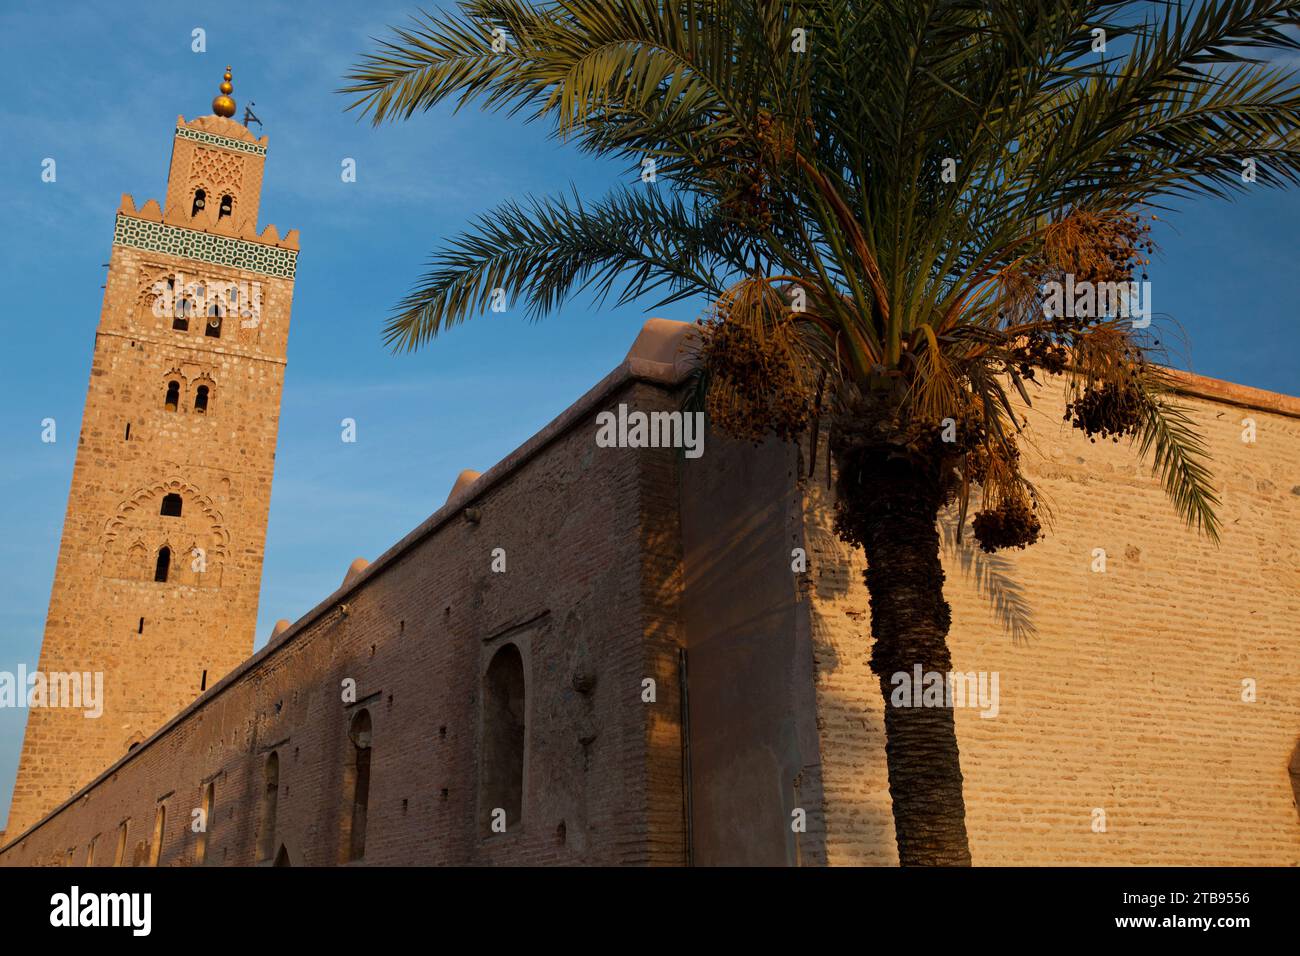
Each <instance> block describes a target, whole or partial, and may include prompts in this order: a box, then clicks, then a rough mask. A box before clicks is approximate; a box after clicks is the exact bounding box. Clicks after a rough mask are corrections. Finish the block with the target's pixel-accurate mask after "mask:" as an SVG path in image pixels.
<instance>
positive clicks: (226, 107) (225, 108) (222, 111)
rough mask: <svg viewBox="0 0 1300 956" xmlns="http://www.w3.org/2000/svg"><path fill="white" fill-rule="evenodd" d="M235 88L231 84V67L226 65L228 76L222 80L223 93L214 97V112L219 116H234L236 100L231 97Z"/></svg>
mask: <svg viewBox="0 0 1300 956" xmlns="http://www.w3.org/2000/svg"><path fill="white" fill-rule="evenodd" d="M234 91H235V88H234V87H233V86H231V85H230V67H226V76H225V78H224V79H223V80H222V81H221V95H220V96H218V97H216V98H215V99H213V101H212V112H214V113H216V114H217V115H218V116H234V115H235V101H234V100H232V99H231V98H230V94H231V93H233V92H234Z"/></svg>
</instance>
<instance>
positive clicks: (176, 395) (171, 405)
mask: <svg viewBox="0 0 1300 956" xmlns="http://www.w3.org/2000/svg"><path fill="white" fill-rule="evenodd" d="M180 403H181V383H180V382H177V381H175V380H173V381H170V382H168V383H167V398H166V400H165V401H164V402H163V408H165V409H167V411H169V412H174V411H176V409H177V407H179V406H180Z"/></svg>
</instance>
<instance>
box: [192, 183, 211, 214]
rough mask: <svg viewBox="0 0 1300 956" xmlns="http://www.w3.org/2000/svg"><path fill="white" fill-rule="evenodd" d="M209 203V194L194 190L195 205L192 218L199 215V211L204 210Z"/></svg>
mask: <svg viewBox="0 0 1300 956" xmlns="http://www.w3.org/2000/svg"><path fill="white" fill-rule="evenodd" d="M207 201H208V194H207V193H205V192H204V191H203V190H202V189H196V190H194V205H193V206H192V207H191V208H190V218H193V217H195V216H197V215H198V214H199V210H200V209H202V208H203V207H204V206H205V205H206V204H207Z"/></svg>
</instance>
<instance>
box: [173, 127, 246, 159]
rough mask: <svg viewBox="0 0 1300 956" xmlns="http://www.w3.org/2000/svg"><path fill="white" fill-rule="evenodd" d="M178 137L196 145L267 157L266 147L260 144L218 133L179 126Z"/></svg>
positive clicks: (177, 128)
mask: <svg viewBox="0 0 1300 956" xmlns="http://www.w3.org/2000/svg"><path fill="white" fill-rule="evenodd" d="M176 135H177V136H179V137H180V138H181V139H192V140H194V141H195V142H196V143H206V144H207V145H209V146H220V147H221V148H222V149H236V150H239V151H240V152H241V153H253V154H254V155H257V156H265V155H266V147H265V146H263V145H262V144H260V143H246V142H244V141H243V140H240V139H231V138H230V137H229V136H218V135H217V134H216V133H205V132H204V131H203V130H201V129H190V128H189V127H188V126H177V127H176Z"/></svg>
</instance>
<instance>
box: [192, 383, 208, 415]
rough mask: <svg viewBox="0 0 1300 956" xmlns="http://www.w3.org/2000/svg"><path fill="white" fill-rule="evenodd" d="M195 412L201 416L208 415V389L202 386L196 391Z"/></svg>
mask: <svg viewBox="0 0 1300 956" xmlns="http://www.w3.org/2000/svg"><path fill="white" fill-rule="evenodd" d="M194 410H195V411H196V412H198V413H199V414H200V415H206V414H207V413H208V387H207V386H206V385H200V386H199V387H198V388H197V389H195V390H194Z"/></svg>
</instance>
